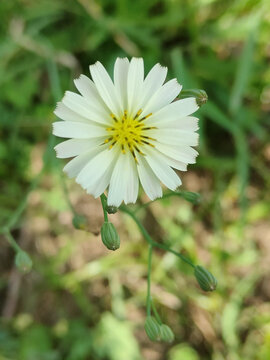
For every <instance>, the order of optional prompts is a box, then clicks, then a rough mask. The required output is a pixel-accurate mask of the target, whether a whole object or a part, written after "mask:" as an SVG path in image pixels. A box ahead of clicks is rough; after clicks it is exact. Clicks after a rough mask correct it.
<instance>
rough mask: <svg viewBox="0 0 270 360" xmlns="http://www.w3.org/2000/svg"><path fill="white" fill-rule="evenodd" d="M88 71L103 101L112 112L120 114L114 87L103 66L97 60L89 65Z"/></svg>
mask: <svg viewBox="0 0 270 360" xmlns="http://www.w3.org/2000/svg"><path fill="white" fill-rule="evenodd" d="M90 72H91V76H92V79H93V81H94V83H95V85H96V87H97V90H98V92H99V95H100V96H101V98H102V99H103V101H104V102H105V103H106V105H107V106H108V108H109V109H110V110H111V112H112V113H113V114H115V115H117V116H120V115H121V111H120V110H121V108H120V104H119V102H118V96H117V93H116V89H115V86H114V84H113V82H112V79H111V78H110V76H109V74H108V73H107V71H106V69H105V68H104V66H103V65H102V64H101V63H100V62H99V61H98V62H96V63H95V64H94V65H90Z"/></svg>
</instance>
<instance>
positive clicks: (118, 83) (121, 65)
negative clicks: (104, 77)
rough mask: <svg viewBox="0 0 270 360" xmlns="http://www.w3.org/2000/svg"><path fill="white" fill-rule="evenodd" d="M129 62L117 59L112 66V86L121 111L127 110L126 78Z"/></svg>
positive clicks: (124, 59)
mask: <svg viewBox="0 0 270 360" xmlns="http://www.w3.org/2000/svg"><path fill="white" fill-rule="evenodd" d="M128 69H129V61H128V59H127V58H123V59H121V58H117V59H116V62H115V65H114V76H113V78H114V85H115V88H116V91H117V94H118V99H119V103H120V104H121V108H122V111H124V110H125V109H127V77H128Z"/></svg>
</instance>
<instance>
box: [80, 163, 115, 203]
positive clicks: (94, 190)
mask: <svg viewBox="0 0 270 360" xmlns="http://www.w3.org/2000/svg"><path fill="white" fill-rule="evenodd" d="M114 165H115V159H114V161H113V162H112V163H111V164H110V166H109V167H108V168H107V169H106V170H105V172H104V173H103V174H102V176H101V177H100V178H99V179H98V180H96V182H95V183H93V184H91V186H89V187H88V188H87V193H88V194H91V195H93V196H94V197H95V198H97V197H99V196H100V195H101V194H102V193H104V191H105V190H106V189H107V187H108V185H109V183H110V180H111V177H112V171H113V167H114Z"/></svg>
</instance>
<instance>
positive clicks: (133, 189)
mask: <svg viewBox="0 0 270 360" xmlns="http://www.w3.org/2000/svg"><path fill="white" fill-rule="evenodd" d="M125 156H126V159H125V160H126V164H125V165H124V166H125V169H129V171H126V173H125V184H124V185H125V187H124V189H123V191H124V202H125V203H126V204H129V203H135V202H136V200H137V197H138V191H139V179H138V172H137V167H136V164H135V161H134V159H133V157H132V155H131V153H130V152H127V153H126V155H125Z"/></svg>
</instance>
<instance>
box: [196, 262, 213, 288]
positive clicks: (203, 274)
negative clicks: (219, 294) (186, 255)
mask: <svg viewBox="0 0 270 360" xmlns="http://www.w3.org/2000/svg"><path fill="white" fill-rule="evenodd" d="M194 275H195V277H196V279H197V281H198V283H199V285H200V288H201V289H202V290H204V291H214V290H215V289H216V287H217V279H216V278H215V277H214V275H212V274H211V273H210V271H208V270H206V269H205V268H204V267H202V266H199V265H197V266H196V267H195V270H194Z"/></svg>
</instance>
